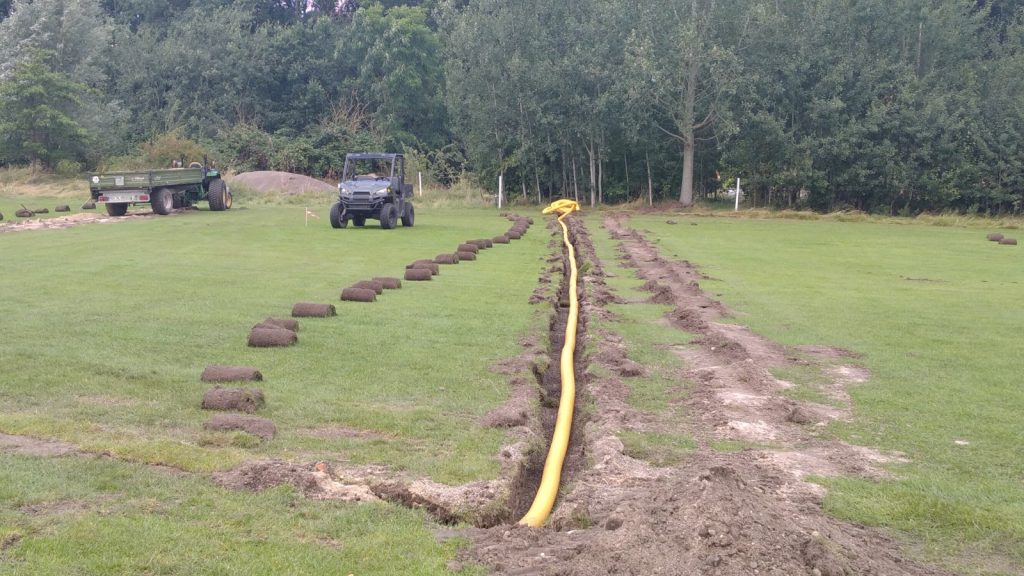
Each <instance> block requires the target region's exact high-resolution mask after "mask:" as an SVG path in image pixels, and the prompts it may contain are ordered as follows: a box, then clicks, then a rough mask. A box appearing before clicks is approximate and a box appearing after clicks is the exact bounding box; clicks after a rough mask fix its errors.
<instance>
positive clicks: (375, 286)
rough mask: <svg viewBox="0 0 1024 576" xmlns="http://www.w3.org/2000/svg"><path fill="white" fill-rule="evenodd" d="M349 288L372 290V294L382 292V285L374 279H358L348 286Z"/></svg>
mask: <svg viewBox="0 0 1024 576" xmlns="http://www.w3.org/2000/svg"><path fill="white" fill-rule="evenodd" d="M349 288H362V289H364V290H373V292H374V294H383V293H384V285H383V284H381V283H380V282H376V281H374V280H360V281H359V282H356V283H355V284H353V285H351V286H349Z"/></svg>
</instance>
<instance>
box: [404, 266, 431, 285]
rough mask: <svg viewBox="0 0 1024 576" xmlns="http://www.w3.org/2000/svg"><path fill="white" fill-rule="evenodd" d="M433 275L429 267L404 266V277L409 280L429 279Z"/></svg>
mask: <svg viewBox="0 0 1024 576" xmlns="http://www.w3.org/2000/svg"><path fill="white" fill-rule="evenodd" d="M433 277H434V273H433V272H431V271H430V269H429V268H406V269H405V279H406V280H408V281H410V282H420V281H423V280H430V279H432V278H433Z"/></svg>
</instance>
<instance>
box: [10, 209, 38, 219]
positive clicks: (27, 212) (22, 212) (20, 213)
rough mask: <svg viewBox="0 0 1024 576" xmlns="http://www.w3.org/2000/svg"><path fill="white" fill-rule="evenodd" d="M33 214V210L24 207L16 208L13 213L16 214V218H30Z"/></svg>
mask: <svg viewBox="0 0 1024 576" xmlns="http://www.w3.org/2000/svg"><path fill="white" fill-rule="evenodd" d="M33 214H34V212H32V211H31V210H26V209H22V210H16V211H15V212H14V215H15V216H17V217H18V218H31V217H32V215H33Z"/></svg>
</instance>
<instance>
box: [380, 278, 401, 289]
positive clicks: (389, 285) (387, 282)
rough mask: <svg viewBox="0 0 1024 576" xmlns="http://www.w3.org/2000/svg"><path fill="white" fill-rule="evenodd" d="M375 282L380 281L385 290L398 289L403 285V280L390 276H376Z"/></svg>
mask: <svg viewBox="0 0 1024 576" xmlns="http://www.w3.org/2000/svg"><path fill="white" fill-rule="evenodd" d="M373 281H374V282H380V285H381V286H383V287H384V289H385V290H398V289H399V288H401V287H402V281H401V280H400V279H398V278H391V277H388V276H374V278H373Z"/></svg>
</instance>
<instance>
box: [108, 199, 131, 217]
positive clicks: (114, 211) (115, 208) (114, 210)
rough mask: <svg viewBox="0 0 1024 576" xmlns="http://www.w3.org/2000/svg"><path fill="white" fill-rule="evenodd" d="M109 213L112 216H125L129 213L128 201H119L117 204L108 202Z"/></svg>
mask: <svg viewBox="0 0 1024 576" xmlns="http://www.w3.org/2000/svg"><path fill="white" fill-rule="evenodd" d="M106 207H107V214H108V215H110V216H124V215H125V214H127V213H128V203H127V202H119V203H115V204H111V203H109V202H108V203H107V204H106Z"/></svg>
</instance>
